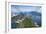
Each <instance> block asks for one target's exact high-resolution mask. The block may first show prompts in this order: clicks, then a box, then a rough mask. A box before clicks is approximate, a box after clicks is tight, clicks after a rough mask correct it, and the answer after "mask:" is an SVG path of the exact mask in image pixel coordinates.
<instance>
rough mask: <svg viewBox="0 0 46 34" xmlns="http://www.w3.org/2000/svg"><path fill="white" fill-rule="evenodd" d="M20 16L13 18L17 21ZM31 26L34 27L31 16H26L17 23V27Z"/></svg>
mask: <svg viewBox="0 0 46 34" xmlns="http://www.w3.org/2000/svg"><path fill="white" fill-rule="evenodd" d="M19 17H20V16H19ZM19 17H17V16H14V17H12V18H11V20H13V21H16V20H17V19H20V18H19ZM21 17H22V16H21ZM29 27H32V19H31V17H30V18H28V17H25V19H24V20H23V21H22V22H20V23H16V28H29Z"/></svg>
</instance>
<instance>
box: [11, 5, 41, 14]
mask: <svg viewBox="0 0 46 34" xmlns="http://www.w3.org/2000/svg"><path fill="white" fill-rule="evenodd" d="M32 11H35V12H39V13H41V6H27V5H11V12H12V13H13V14H14V13H19V12H32Z"/></svg>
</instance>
